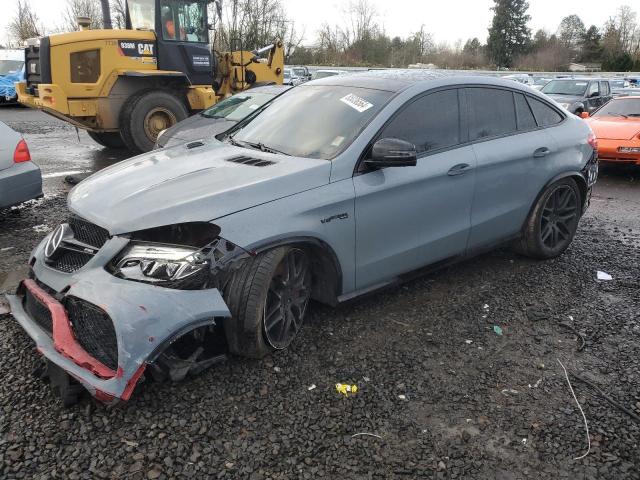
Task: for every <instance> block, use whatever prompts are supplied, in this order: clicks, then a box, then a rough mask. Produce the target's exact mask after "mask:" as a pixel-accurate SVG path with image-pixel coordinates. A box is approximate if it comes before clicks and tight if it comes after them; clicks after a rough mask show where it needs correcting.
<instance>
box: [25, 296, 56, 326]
mask: <svg viewBox="0 0 640 480" xmlns="http://www.w3.org/2000/svg"><path fill="white" fill-rule="evenodd" d="M22 306H23V307H24V309H25V311H26V312H27V315H29V317H31V318H32V319H33V320H34V321H35V322H36V323H37V324H38V325H39V326H40V328H42V329H43V330H44V331H45V332H47V333H48V334H49V335H51V334H52V332H53V317H52V316H51V312H50V311H49V309H48V308H47V306H46V305H44V304H42V303H41V302H40V300H38V299H37V298H36V297H35V296H34V295H33V294H32V293H31V292H30V291H29V290H28V289H25V295H24V298H23V299H22Z"/></svg>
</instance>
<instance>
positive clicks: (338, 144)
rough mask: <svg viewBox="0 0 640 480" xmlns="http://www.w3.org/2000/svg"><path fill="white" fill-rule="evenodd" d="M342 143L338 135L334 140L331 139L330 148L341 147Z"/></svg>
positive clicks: (342, 139) (342, 140)
mask: <svg viewBox="0 0 640 480" xmlns="http://www.w3.org/2000/svg"><path fill="white" fill-rule="evenodd" d="M342 142H344V137H342V136H340V135H338V136H337V137H336V138H334V139H333V142H331V146H332V147H339V146H340V145H342Z"/></svg>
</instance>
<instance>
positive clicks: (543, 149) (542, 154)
mask: <svg viewBox="0 0 640 480" xmlns="http://www.w3.org/2000/svg"><path fill="white" fill-rule="evenodd" d="M550 153H551V150H549V149H548V148H547V147H540V148H538V149H537V150H536V151H535V152H533V158H542V157H546V156H547V155H549V154H550Z"/></svg>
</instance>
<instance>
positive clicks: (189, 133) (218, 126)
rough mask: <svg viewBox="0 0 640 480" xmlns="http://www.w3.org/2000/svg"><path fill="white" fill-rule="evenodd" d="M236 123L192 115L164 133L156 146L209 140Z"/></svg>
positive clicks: (223, 119) (224, 119)
mask: <svg viewBox="0 0 640 480" xmlns="http://www.w3.org/2000/svg"><path fill="white" fill-rule="evenodd" d="M236 123H237V122H235V121H234V120H227V119H226V118H208V117H204V116H202V115H194V116H192V117H189V118H187V119H185V120H183V121H181V122H180V123H177V124H176V125H174V126H173V127H171V128H169V129H168V130H167V131H166V132H164V133H163V134H162V136H161V137H160V140H159V141H158V145H159V146H161V147H166V146H171V145H177V144H179V143H185V142H190V141H192V140H200V139H205V140H209V139H211V138H212V137H213V136H214V135H217V134H219V133H222V132H225V131H227V130H229V129H230V128H231V127H233V126H234V125H235V124H236Z"/></svg>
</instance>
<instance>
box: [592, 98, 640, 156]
mask: <svg viewBox="0 0 640 480" xmlns="http://www.w3.org/2000/svg"><path fill="white" fill-rule="evenodd" d="M583 116H584V117H587V114H586V113H584V114H583ZM587 122H588V123H589V126H590V127H591V129H592V130H593V132H594V133H595V135H596V138H597V139H598V157H599V159H600V161H602V162H614V163H631V164H635V165H640V96H637V97H617V98H614V99H613V100H611V101H610V102H609V103H607V104H606V105H605V106H603V107H602V108H600V109H598V110H596V111H595V112H594V113H593V115H592V116H590V117H588V118H587Z"/></svg>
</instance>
